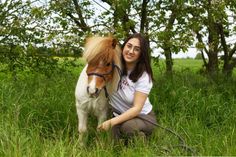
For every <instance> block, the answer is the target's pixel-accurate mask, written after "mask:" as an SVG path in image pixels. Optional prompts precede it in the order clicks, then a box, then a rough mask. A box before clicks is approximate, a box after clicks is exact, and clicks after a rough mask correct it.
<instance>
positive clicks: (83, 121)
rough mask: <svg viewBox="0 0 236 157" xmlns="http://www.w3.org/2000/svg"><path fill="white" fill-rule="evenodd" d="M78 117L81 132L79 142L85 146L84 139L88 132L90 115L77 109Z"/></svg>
mask: <svg viewBox="0 0 236 157" xmlns="http://www.w3.org/2000/svg"><path fill="white" fill-rule="evenodd" d="M77 115H78V131H79V142H80V144H81V145H83V143H84V142H83V137H84V134H85V133H86V132H87V119H88V113H87V112H85V111H83V110H81V109H78V108H77Z"/></svg>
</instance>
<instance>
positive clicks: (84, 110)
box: [75, 36, 122, 144]
mask: <svg viewBox="0 0 236 157" xmlns="http://www.w3.org/2000/svg"><path fill="white" fill-rule="evenodd" d="M83 58H84V59H85V60H86V63H87V64H86V65H85V67H84V68H83V70H82V72H81V73H80V76H79V79H78V81H77V85H76V89H75V100H76V110H77V116H78V132H79V141H80V143H81V144H82V143H83V136H84V134H85V133H86V132H87V120H88V115H89V114H93V115H94V116H96V117H97V120H98V125H100V124H101V123H102V122H104V121H105V120H106V119H107V116H108V111H109V102H108V96H109V94H111V93H112V92H114V91H116V90H117V89H118V86H119V81H120V77H121V68H122V67H121V48H120V46H119V45H118V42H117V40H116V39H115V38H114V37H112V36H107V37H101V36H94V37H90V38H87V40H86V42H85V49H84V53H83ZM108 93H109V94H108Z"/></svg>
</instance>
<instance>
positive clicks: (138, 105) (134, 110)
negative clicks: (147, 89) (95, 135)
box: [97, 91, 148, 130]
mask: <svg viewBox="0 0 236 157" xmlns="http://www.w3.org/2000/svg"><path fill="white" fill-rule="evenodd" d="M147 97H148V94H145V93H142V92H139V91H136V92H135V93H134V103H133V106H132V107H131V108H130V109H128V110H127V111H126V112H124V113H123V114H121V115H119V116H116V117H114V118H111V119H109V120H107V121H105V122H103V123H102V124H101V125H99V126H98V127H97V128H98V129H99V130H108V129H110V128H111V127H113V126H114V125H117V124H120V123H123V122H125V121H127V120H130V119H132V118H134V117H136V116H137V115H139V113H140V112H141V110H142V108H143V105H144V103H145V101H146V99H147Z"/></svg>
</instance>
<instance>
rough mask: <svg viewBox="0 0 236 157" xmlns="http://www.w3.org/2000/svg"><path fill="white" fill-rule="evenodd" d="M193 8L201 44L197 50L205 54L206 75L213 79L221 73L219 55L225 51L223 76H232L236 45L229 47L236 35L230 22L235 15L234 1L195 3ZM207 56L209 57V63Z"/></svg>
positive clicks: (194, 28)
mask: <svg viewBox="0 0 236 157" xmlns="http://www.w3.org/2000/svg"><path fill="white" fill-rule="evenodd" d="M192 4H193V5H192V6H191V7H189V9H190V13H191V14H192V18H191V20H190V21H191V23H192V29H193V31H194V32H195V33H196V38H197V40H198V43H197V44H196V47H197V48H198V49H199V50H201V52H202V58H203V60H204V65H205V67H206V71H207V73H208V74H210V75H215V74H217V73H218V72H219V54H220V52H222V51H223V53H224V56H223V62H224V63H223V69H222V71H223V73H225V74H227V75H231V73H232V70H233V68H234V67H235V65H236V61H235V59H234V58H233V54H235V51H236V45H235V44H236V43H234V44H233V45H230V44H229V43H228V44H227V42H226V39H227V38H229V37H230V36H232V35H234V34H235V27H236V25H235V24H234V23H232V22H229V13H227V12H231V13H233V14H235V8H236V4H235V2H234V1H226V0H221V1H213V0H207V1H201V2H199V1H192ZM203 53H206V54H207V57H208V60H207V59H206V58H205V57H204V55H203Z"/></svg>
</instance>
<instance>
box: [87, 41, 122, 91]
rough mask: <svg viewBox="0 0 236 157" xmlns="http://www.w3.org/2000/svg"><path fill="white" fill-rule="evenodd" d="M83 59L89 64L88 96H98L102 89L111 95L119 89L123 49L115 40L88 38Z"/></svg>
mask: <svg viewBox="0 0 236 157" xmlns="http://www.w3.org/2000/svg"><path fill="white" fill-rule="evenodd" d="M83 57H84V58H85V59H86V61H87V64H88V67H87V71H86V73H87V75H88V87H87V92H88V94H90V95H91V96H98V95H99V93H100V91H101V90H102V89H105V90H107V91H108V92H109V93H111V92H113V91H114V90H115V89H117V88H118V83H119V80H120V73H121V63H120V57H121V49H120V47H119V46H118V44H117V40H116V39H115V38H113V37H91V38H88V39H87V40H86V44H85V51H84V55H83Z"/></svg>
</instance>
